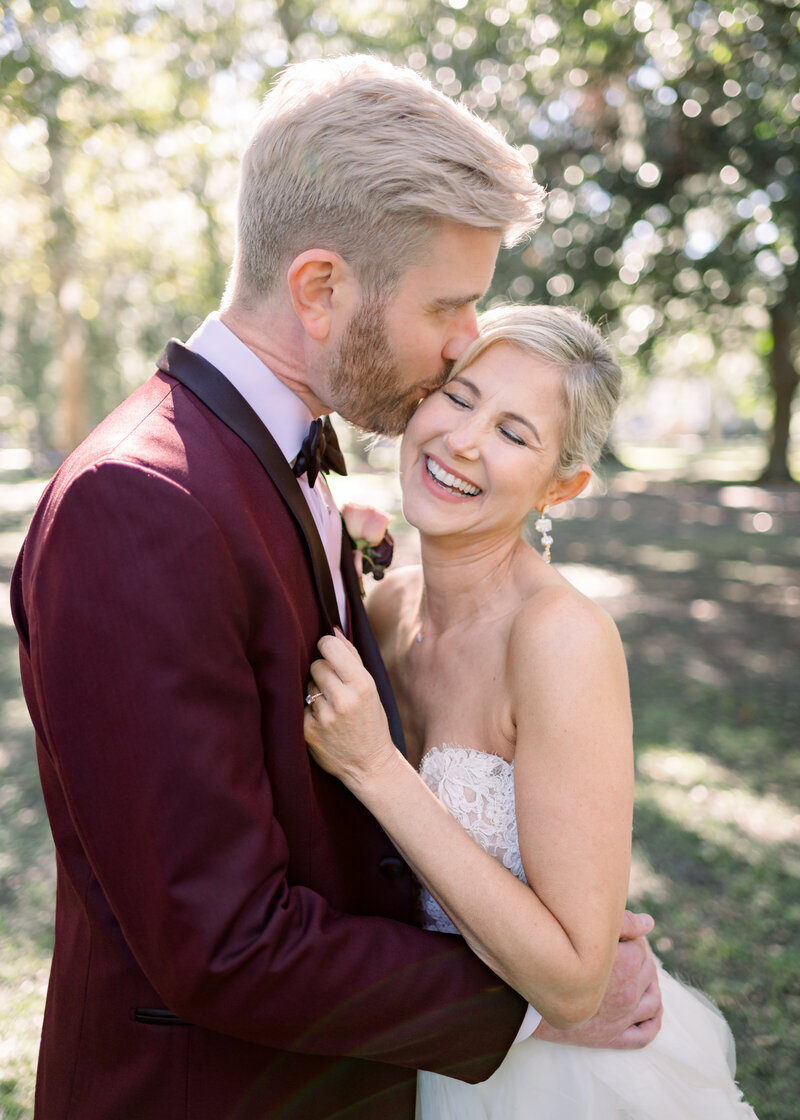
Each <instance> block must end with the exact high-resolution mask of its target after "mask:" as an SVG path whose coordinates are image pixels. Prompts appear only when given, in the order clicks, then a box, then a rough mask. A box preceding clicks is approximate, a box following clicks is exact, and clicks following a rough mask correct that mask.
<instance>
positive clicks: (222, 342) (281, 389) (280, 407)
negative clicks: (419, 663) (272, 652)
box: [186, 312, 542, 1043]
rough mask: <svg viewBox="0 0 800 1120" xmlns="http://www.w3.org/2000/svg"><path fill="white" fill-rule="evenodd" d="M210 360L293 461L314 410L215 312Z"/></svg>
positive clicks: (328, 506) (331, 544)
mask: <svg viewBox="0 0 800 1120" xmlns="http://www.w3.org/2000/svg"><path fill="white" fill-rule="evenodd" d="M186 345H187V346H188V347H189V349H190V350H194V352H195V353H196V354H199V355H200V356H201V357H202V358H205V359H206V361H208V362H211V364H212V365H213V366H216V368H217V369H218V370H219V371H220V373H222V374H224V375H225V377H227V379H228V381H230V383H231V384H232V385H233V386H234V388H236V389H238V390H239V392H240V393H241V394H242V396H243V397H244V399H245V400H246V401H247V403H248V404H249V405H250V407H251V408H252V409H253V411H254V412H255V413H256V414H257V415H258V417H259V419H260V420H261V421H262V423H263V424H264V426H265V427H266V428H267V430H268V432H269V433H270V435H271V436H272V438H273V439H274V440H275V442H276V443H277V445H278V447H279V448H280V449H281V452H282V453H283V455H284V456H285V458H286V461H287V463H289V464H290V465H291V464H292V463H293V462H294V460H295V459H296V458H297V454H298V452H299V451H300V445H301V444H302V442H303V440H304V439H305V436H306V433H307V431H308V426H309V424H310V423H311V421H312V420H313V417H312V415H311V411H310V409H309V408H308V407H307V406H306V405H305V404H304V403H303V402H302V401H301V400H300V398H299V397H298V396H297V395H296V394H295V393H293V392H292V390H291V389H290V388H289V387H288V386H287V385H284V383H283V382H282V381H281V380H279V378H277V377H276V376H275V374H274V373H273V372H272V370H271V369H270V368H269V366H266V365H265V364H264V363H263V362H262V361H261V359H260V358H257V357H256V355H255V354H254V353H253V351H252V350H251V349H250V348H249V347H247V346H245V344H244V343H243V342H242V340H241V339H240V338H238V337H237V336H236V335H235V334H234V333H233V331H232V330H230V329H229V328H228V327H226V326H225V324H224V323H222V322H220V319H219V315H218V314H217V313H216V312H213V313H212V314H211V315H209V316H208V318H207V319H206V320H205V322H204V323H202V324H201V325H200V326H199V327H198V328H197V330H196V331H195V332H194V334H193V335H192V337H191V338H190V339H189V341H188V342H187V343H186ZM298 481H299V483H300V489H301V491H302V493H303V496H304V497H305V499H306V501H307V502H308V507H309V509H310V510H311V515H312V517H313V518H314V523H315V524H316V526H317V529H318V530H319V535H320V537H321V538H322V543H323V546H324V548H325V555H326V556H327V558H328V565H329V567H330V569H331V576H332V577H333V586H334V590H335V591H336V602H337V604H338V606H339V617H340V619H342V620H343V621H344V619H346V618H347V611H346V606H345V603H346V600H345V593H344V584H343V582H342V573H341V570H340V568H339V561H340V557H341V551H342V522H341V518H340V516H339V511H338V510H337V508H336V504H335V502H334V500H333V498H332V497H331V492H330V490H329V489H328V484H327V483H326V481H325V477H324V475H323V474H322V472H321V471H320V473H319V474H318V475H317V480H316V483H315V484H314V486H313V488H312V487H310V486H309V485H308V483H307V481H306V476H305V475H301V476H300V478H299V479H298ZM541 1020H542V1017H541V1015H540V1014H539V1012H538V1011H537V1010H536V1009H535V1008H534V1007H530V1006H529V1007H528V1010H527V1012H526V1014H525V1018H524V1019H523V1020H522V1026H521V1027H520V1029H519V1031H518V1032H517V1037H516V1038H515V1039H514V1043H517V1042H521V1041H522V1040H523V1039H525V1038H528V1037H529V1035H531V1034H533V1032H534V1031H535V1030H536V1028H537V1027H538V1025H539V1023H540V1022H541Z"/></svg>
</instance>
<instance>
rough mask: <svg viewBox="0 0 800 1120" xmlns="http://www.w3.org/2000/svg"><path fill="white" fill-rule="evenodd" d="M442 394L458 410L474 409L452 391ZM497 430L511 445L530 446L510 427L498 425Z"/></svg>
mask: <svg viewBox="0 0 800 1120" xmlns="http://www.w3.org/2000/svg"><path fill="white" fill-rule="evenodd" d="M442 392H443V393H444V395H445V396H446V397H447V399H448V400H449V401H450V402H451V403H452V404H454V405H455V406H456V408H463V409H471V408H472V407H473V406H472V405H471V404H470V402H469V401H467V400H464V398H463V397H461V396H459V395H458V393H454V392H453V390H452V389H443V390H442ZM497 430H498V432H499V433H500V435H501V436H504V437H505V439H507V440H508V441H509V443H513V444H514V445H515V446H516V447H527V446H528V443H527V441H526V440H525V439H523V437H522V436H520V435H517V433H516V432H514V431H513V430H512V429H511V428H509V427H508V425H506V424H498V425H497Z"/></svg>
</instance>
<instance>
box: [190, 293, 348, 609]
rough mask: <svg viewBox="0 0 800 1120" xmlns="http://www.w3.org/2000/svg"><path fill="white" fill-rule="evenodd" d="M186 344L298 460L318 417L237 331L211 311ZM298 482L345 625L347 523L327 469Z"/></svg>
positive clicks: (287, 455) (288, 455) (290, 456)
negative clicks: (344, 544)
mask: <svg viewBox="0 0 800 1120" xmlns="http://www.w3.org/2000/svg"><path fill="white" fill-rule="evenodd" d="M186 345H187V346H188V347H189V349H190V350H194V352H195V353H196V354H199V355H200V356H201V358H205V359H206V361H208V362H211V364H212V365H213V366H216V368H217V369H218V370H219V371H220V373H222V374H224V375H225V377H227V379H228V381H230V383H231V385H233V386H234V388H235V389H238V390H239V392H240V393H241V394H242V396H243V397H244V399H245V400H246V401H247V403H248V404H249V405H250V407H251V408H252V409H253V411H254V412H255V413H256V414H257V415H258V417H259V419H260V420H261V422H262V423H263V424H264V426H265V427H266V429H267V431H268V432H269V433H270V435H271V436H272V438H273V439H274V440H275V442H276V443H277V445H278V447H279V448H280V450H281V452H282V454H283V455H284V457H285V459H286V462H287V463H289V464H290V465H291V464H292V463H293V462H294V461H295V459H296V458H297V454H298V452H299V451H300V445H301V444H302V442H303V440H304V439H305V437H306V433H307V432H308V426H309V424H310V423H311V421H312V420H313V416H312V415H311V411H310V409H309V408H308V406H307V405H305V404H304V403H303V401H301V400H300V398H299V397H298V396H297V394H296V393H293V392H292V390H291V389H290V388H289V387H288V385H284V383H283V382H282V381H281V380H280V379H279V378H277V377H276V376H275V374H274V373H273V372H272V370H271V369H270V368H269V366H266V365H265V364H264V363H263V362H262V361H261V359H260V358H258V357H256V355H255V354H254V353H253V351H252V350H251V349H250V348H249V347H248V346H245V344H244V343H243V342H242V340H241V339H240V338H238V337H237V336H236V335H235V334H234V333H233V331H232V330H230V329H229V328H228V327H226V326H225V324H224V323H222V322H220V318H219V315H218V314H217V313H216V312H214V313H212V314H211V315H209V316H208V318H207V319H206V320H205V322H204V323H202V324H201V325H200V326H199V327H198V328H197V330H196V331H195V332H194V334H193V335H192V337H191V338H190V339H189V341H188V342H187V343H186ZM298 482H299V483H300V490H301V492H302V494H303V497H304V498H305V500H306V501H307V502H308V508H309V509H310V510H311V516H312V517H313V518H314V524H315V525H316V526H317V529H318V530H319V535H320V538H321V540H322V544H323V547H324V549H325V555H326V556H327V558H328V566H329V567H330V570H331V576H332V577H333V589H334V591H335V592H336V602H337V605H338V607H339V618H340V619H341V621H342V625H343V626H344V625H345V620H346V618H347V607H346V600H345V593H344V583H343V582H342V573H341V570H340V568H339V561H340V559H341V554H342V521H341V518H340V516H339V511H338V510H337V508H336V503H335V502H334V500H333V498H332V497H331V492H330V490H329V489H328V484H327V482H326V481H325V476H324V475H323V473H322V471H320V473H319V474H318V475H317V480H316V482H315V483H314V486H313V487H311V486H309V485H308V480H307V479H306V476H305V475H304V474H303V475H301V476H300V478H299V479H298Z"/></svg>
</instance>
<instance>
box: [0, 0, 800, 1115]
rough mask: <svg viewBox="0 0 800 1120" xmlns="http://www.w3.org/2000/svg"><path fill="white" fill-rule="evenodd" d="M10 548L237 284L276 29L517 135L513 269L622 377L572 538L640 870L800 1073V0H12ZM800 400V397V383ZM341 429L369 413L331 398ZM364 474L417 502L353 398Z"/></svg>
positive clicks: (23, 835) (382, 500)
mask: <svg viewBox="0 0 800 1120" xmlns="http://www.w3.org/2000/svg"><path fill="white" fill-rule="evenodd" d="M0 12H1V13H2V23H1V24H0V259H1V260H2V268H1V269H0V581H2V583H3V585H4V586H7V583H8V580H9V578H10V572H11V568H12V566H13V563H14V560H15V557H16V554H17V552H18V549H19V546H20V544H21V542H22V539H23V536H24V531H25V527H26V525H27V520H28V518H29V516H30V513H31V511H32V509H33V506H34V504H35V501H36V499H37V497H38V494H39V493H40V491H41V488H42V486H43V484H44V481H45V480H46V478H47V477H48V476H49V474H50V473H52V470H53V469H54V468H55V466H56V465H57V464H58V463H59V462H60V460H61V459H62V458H63V456H64V454H66V453H67V452H68V451H69V450H71V448H72V447H74V446H75V445H76V444H77V443H78V442H79V441H80V440H81V439H82V437H83V436H84V435H85V434H86V433H87V432H88V431H89V429H90V428H91V427H93V426H94V424H95V423H97V421H98V420H99V419H100V418H101V417H102V416H103V415H105V413H106V412H108V411H109V410H110V409H111V408H112V407H114V406H115V405H116V404H117V403H118V402H119V401H120V400H121V399H122V398H123V397H124V396H126V395H127V394H128V393H129V392H130V391H131V390H132V389H133V388H134V387H135V386H136V385H138V384H139V383H141V382H142V381H143V380H144V379H145V378H146V377H147V376H148V375H149V373H150V371H151V369H152V366H153V362H154V359H155V358H156V356H157V355H158V354H159V352H160V351H161V349H162V347H163V344H164V342H165V341H166V339H167V338H169V337H170V336H177V337H179V338H186V337H188V335H189V334H190V333H191V332H192V331H193V330H194V328H195V327H196V326H197V324H198V323H199V322H200V321H201V320H202V319H203V318H204V316H205V315H206V314H207V313H208V312H209V311H210V310H212V309H214V308H215V307H216V306H217V305H218V303H219V299H220V296H221V293H222V289H223V287H224V283H225V277H226V274H227V269H228V264H229V262H230V259H231V254H232V241H233V235H232V230H233V217H234V203H235V190H236V176H237V161H238V156H239V154H240V152H241V150H242V147H243V144H244V141H245V138H246V136H247V134H248V131H249V128H250V126H251V124H252V121H253V119H254V116H255V114H256V112H257V108H258V105H259V102H260V99H261V97H262V96H263V94H264V92H265V91H266V89H267V87H268V85H269V83H270V81H271V80H272V78H273V77H274V76H275V74H276V73H277V72H278V70H279V69H280V68H281V67H283V66H284V65H285V64H286V63H287V62H291V61H294V60H297V59H302V58H307V57H316V56H321V55H329V54H338V53H343V52H347V51H353V50H366V51H369V52H373V53H378V54H380V55H383V56H385V57H388V58H389V59H391V60H392V61H395V62H399V63H405V64H407V65H409V66H411V67H413V68H414V69H415V70H418V71H420V72H421V73H424V74H426V75H427V76H428V77H430V79H431V80H432V81H433V82H434V83H435V84H436V85H437V86H439V87H440V88H441V89H442V90H443V91H444V92H445V93H447V94H448V95H451V96H453V97H457V98H460V99H462V100H463V101H464V102H465V103H466V104H467V105H469V106H470V107H471V108H473V109H474V110H475V111H476V112H478V113H479V114H481V115H483V116H485V117H487V118H488V119H489V120H491V121H492V122H493V123H494V124H495V125H496V126H497V127H498V128H500V129H501V130H502V131H503V132H504V133H505V134H506V135H507V136H508V137H509V139H510V140H512V141H513V142H514V143H516V144H518V145H520V146H521V147H522V148H523V151H524V152H525V154H526V155H527V157H528V158H529V160H530V161H531V163H532V164H533V166H534V169H535V173H536V176H537V178H538V179H539V181H540V182H542V183H543V184H544V185H545V186H546V188H547V190H548V192H549V195H548V203H547V213H546V219H545V222H544V224H543V225H542V227H541V228H540V230H539V231H538V232H537V233H536V234H535V235H534V237H533V238H532V239H531V240H530V241H529V242H528V243H526V244H524V245H522V246H519V247H517V248H515V249H513V250H510V251H505V250H504V251H502V253H501V257H500V260H499V264H498V269H497V273H496V276H495V281H494V284H493V287H492V290H491V292H490V293H489V296H488V297H487V300H486V301H485V304H486V305H489V304H491V303H492V302H493V301H494V300H499V299H511V300H513V301H515V302H523V301H537V302H551V303H569V304H573V305H576V306H578V307H580V308H582V309H583V310H584V311H585V312H587V314H589V315H590V316H591V317H592V318H594V319H596V320H599V321H601V322H602V323H603V324H604V325H605V328H606V330H607V332H608V333H609V335H610V337H611V339H612V342H613V344H614V346H615V348H616V350H617V352H618V354H619V355H620V356H621V359H622V362H623V366H624V368H625V372H626V378H627V392H626V400H625V403H624V405H623V407H622V410H621V413H620V416H619V421H618V423H617V426H616V429H615V432H614V437H613V443H612V445H611V446H610V447H609V448H608V452H607V456H606V463H605V466H604V471H603V473H604V475H605V484H604V486H602V487H597V488H596V489H595V491H594V492H593V493H592V494H591V495H590V496H589V497H588V498H585V499H581V500H579V501H577V502H575V503H572V504H571V505H570V507H568V508H567V509H565V510H563V511H560V512H559V517H558V520H557V521H556V522H555V533H554V536H555V539H556V543H555V545H554V560H555V562H556V563H560V564H561V565H562V570H563V571H564V572H565V574H567V575H568V576H569V578H571V579H573V580H574V581H575V582H576V583H577V584H578V585H579V586H580V587H582V588H583V589H585V590H586V591H587V593H588V594H590V595H592V596H593V597H596V598H597V599H598V600H599V601H601V602H602V603H603V604H604V605H605V606H606V607H607V608H608V609H609V610H610V611H611V612H612V614H613V615H614V617H615V618H616V620H617V623H618V625H619V626H620V630H621V632H622V635H623V640H624V642H625V645H626V650H627V653H628V657H629V662H630V666H631V684H632V692H633V700H634V709H635V719H636V743H637V770H638V809H637V815H636V822H635V842H636V858H635V866H634V875H633V879H632V884H631V901H632V902H633V903H635V905H636V906H637V907H639V906H640V907H642V908H648V909H650V910H651V912H652V913H654V915H655V916H656V918H657V921H658V926H657V930H656V935H655V938H654V940H655V942H656V945H657V948H658V951H659V952H660V954H661V955H662V957H663V958H664V960H665V962H666V963H667V965H668V966H669V967H670V968H672V969H673V970H675V971H677V972H679V973H681V974H682V975H684V976H686V977H688V978H689V979H690V980H692V981H693V982H695V983H697V984H699V985H701V986H702V987H703V988H704V989H705V990H706V991H708V992H709V993H710V995H712V997H713V998H714V999H715V1000H716V1001H717V1002H718V1003H719V1004H720V1006H721V1007H722V1008H723V1010H724V1011H725V1013H726V1014H727V1015H728V1017H729V1019H730V1021H731V1023H732V1025H733V1027H734V1029H735V1031H736V1034H737V1039H738V1043H739V1075H740V1080H741V1083H742V1085H743V1087H744V1088H745V1090H746V1091H747V1093H748V1096H749V1097H750V1099H751V1100H752V1102H753V1104H754V1105H755V1106H756V1107H757V1110H758V1112H759V1116H760V1117H761V1118H762V1120H796V1117H797V1115H798V1113H797V1101H798V1099H800V1071H799V1069H798V1067H800V1061H798V1059H799V1058H800V892H799V891H798V880H800V754H798V750H797V748H798V738H799V737H800V736H799V735H798V732H799V731H800V718H799V717H800V698H799V697H798V681H797V677H798V673H797V670H798V652H800V641H798V633H799V632H800V626H799V624H798V619H799V618H800V544H799V543H798V542H799V541H800V486H798V484H797V482H796V481H793V478H794V479H795V480H796V479H798V478H800V431H798V423H797V421H796V420H795V423H794V428H793V425H792V416H793V408H794V407H795V400H794V399H795V393H796V389H797V384H798V357H799V355H800V330H798V309H799V308H800V298H799V297H800V266H799V265H798V243H799V238H800V204H798V198H800V7H799V6H798V2H797V0H746V2H742V3H736V2H735V0H730V3H725V2H723V0H713V2H711V3H706V2H703V0H697V2H695V0H598V2H597V3H588V2H585V0H559V2H558V3H556V2H555V0H537V3H536V4H535V5H533V4H531V3H529V0H450V2H449V3H438V2H431V0H381V2H380V3H378V2H377V0H331V2H330V3H325V4H316V5H315V4H312V3H306V2H304V0H217V2H214V0H211V2H205V3H201V2H195V0H159V2H157V3H154V2H153V0H130V2H128V3H123V2H121V0H113V2H111V0H71V2H67V0H57V2H53V3H48V2H47V0H11V2H5V3H2V4H1V5H0ZM795 411H796V409H795ZM338 426H339V428H340V430H342V429H344V425H343V424H342V423H341V422H339V425H338ZM342 434H343V437H344V442H345V443H347V444H348V445H349V448H350V459H351V462H352V464H353V470H352V472H351V474H350V475H349V476H348V477H347V478H346V479H343V480H337V482H338V483H339V485H338V487H337V495H338V496H339V497H340V498H341V499H343V500H347V499H352V500H358V501H372V502H374V504H377V505H380V506H383V507H384V508H388V509H391V510H392V511H393V512H395V514H396V521H395V528H396V530H397V533H396V535H397V537H398V562H399V563H405V562H410V561H413V560H414V558H415V555H416V553H415V544H414V539H413V534H411V533H410V532H409V531H408V528H407V526H405V524H404V522H403V520H402V515H401V514H400V512H399V503H398V495H397V487H396V482H395V478H394V465H395V459H396V448H395V447H394V446H392V445H391V444H387V443H379V444H377V445H376V446H375V447H373V448H371V449H368V447H367V446H366V445H365V444H364V443H362V442H361V441H360V440H359V439H358V438H356V437H355V435H354V434H353V433H351V432H349V431H347V430H346V429H345V430H343V431H342ZM7 602H8V597H7V593H6V592H5V591H4V594H3V597H2V600H0V704H1V705H2V706H1V707H0V777H1V778H2V783H1V784H0V813H2V817H0V906H1V907H2V911H0V1117H3V1118H9V1120H15V1118H27V1117H29V1116H30V1115H31V1114H32V1085H33V1069H34V1067H35V1056H36V1048H37V1044H38V1032H39V1026H40V1021H41V1013H42V1007H43V998H44V990H45V986H46V979H47V967H48V962H49V951H50V945H51V942H52V897H53V867H52V851H51V843H50V838H49V832H48V829H47V823H46V818H45V816H44V811H43V808H42V805H41V795H40V793H39V788H38V778H37V776H36V768H35V759H34V756H33V741H32V733H31V730H30V727H29V722H28V718H27V713H26V710H25V707H24V702H23V700H22V697H21V694H20V689H19V679H18V671H17V664H16V640H15V636H14V633H13V627H12V626H11V620H10V614H9V611H8V605H7Z"/></svg>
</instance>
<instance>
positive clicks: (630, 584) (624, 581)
mask: <svg viewBox="0 0 800 1120" xmlns="http://www.w3.org/2000/svg"><path fill="white" fill-rule="evenodd" d="M558 570H559V572H560V573H561V575H562V576H564V578H565V579H568V580H569V582H570V583H571V584H572V586H573V587H576V588H577V589H578V591H580V592H581V593H582V594H583V595H586V596H588V598H590V599H598V600H601V599H617V598H619V597H621V596H623V595H633V594H634V592H635V591H636V589H637V583H636V580H635V579H634V578H633V577H632V576H628V575H620V574H619V572H612V571H610V570H609V569H608V568H596V567H593V566H592V565H590V564H559V565H558Z"/></svg>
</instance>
